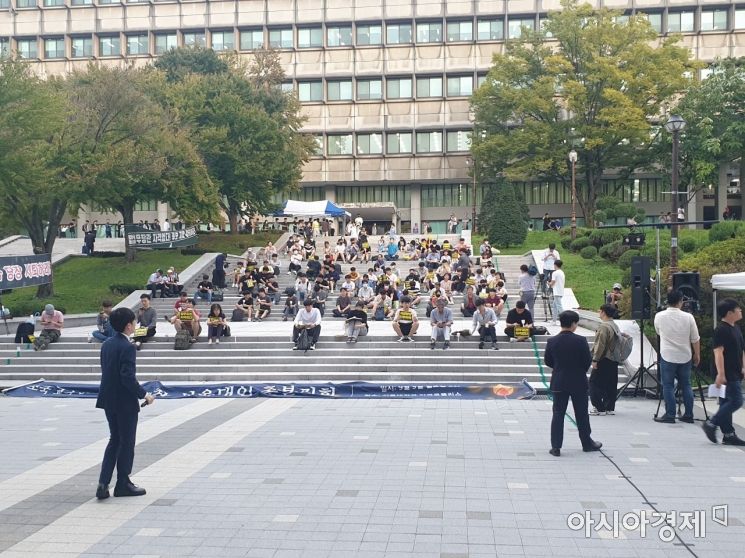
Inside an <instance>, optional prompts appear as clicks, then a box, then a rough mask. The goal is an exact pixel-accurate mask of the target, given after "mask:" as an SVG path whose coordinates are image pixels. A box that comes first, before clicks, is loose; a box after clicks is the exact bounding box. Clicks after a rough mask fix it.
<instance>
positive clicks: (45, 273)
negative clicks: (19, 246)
mask: <svg viewBox="0 0 745 558" xmlns="http://www.w3.org/2000/svg"><path fill="white" fill-rule="evenodd" d="M51 282H52V259H51V258H50V257H49V254H38V255H34V256H9V257H6V258H0V291H4V290H6V289H19V288H21V287H34V286H37V285H44V284H46V283H51Z"/></svg>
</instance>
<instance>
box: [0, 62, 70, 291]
mask: <svg viewBox="0 0 745 558" xmlns="http://www.w3.org/2000/svg"><path fill="white" fill-rule="evenodd" d="M67 112H68V111H67V107H66V105H65V100H64V97H63V96H62V95H60V94H59V92H58V91H57V90H55V88H54V87H53V86H52V85H51V84H49V83H46V82H44V81H42V80H40V79H39V78H37V77H36V76H34V75H33V74H32V73H31V71H30V69H29V66H28V64H26V63H24V62H22V61H19V60H14V59H4V60H0V198H2V203H0V217H1V218H2V219H3V220H4V222H5V223H9V224H11V225H15V226H18V227H22V228H23V229H25V230H26V232H27V233H28V235H29V238H30V239H31V245H32V247H33V253H34V254H45V253H48V254H51V253H52V250H53V248H54V242H55V240H56V238H57V234H58V231H59V224H60V221H61V220H62V216H63V215H64V213H65V210H66V209H67V200H68V194H69V191H67V190H66V188H65V185H64V184H61V183H60V181H59V180H58V178H59V177H60V176H61V175H62V169H61V167H59V166H58V165H57V161H56V160H55V158H54V152H53V149H52V146H53V145H54V143H55V142H56V141H57V139H58V137H59V134H60V132H61V130H62V129H63V124H64V119H65V117H66V115H67ZM51 294H52V285H51V284H48V285H41V286H40V287H39V288H38V290H37V296H39V297H43V296H50V295H51Z"/></svg>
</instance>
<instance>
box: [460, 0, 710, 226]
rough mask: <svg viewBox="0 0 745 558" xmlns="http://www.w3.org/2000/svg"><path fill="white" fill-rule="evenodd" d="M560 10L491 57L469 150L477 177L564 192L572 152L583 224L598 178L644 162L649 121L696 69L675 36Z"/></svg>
mask: <svg viewBox="0 0 745 558" xmlns="http://www.w3.org/2000/svg"><path fill="white" fill-rule="evenodd" d="M562 8H563V9H562V10H561V11H559V12H555V13H552V14H551V15H550V16H549V19H548V21H547V23H546V25H545V28H544V29H542V30H540V31H535V32H533V31H529V30H527V29H524V30H523V36H522V38H520V39H518V40H515V41H509V42H508V43H507V45H506V47H505V53H504V54H496V55H495V56H494V61H493V66H492V68H491V70H490V71H489V74H488V76H487V79H486V82H485V83H484V85H482V86H481V87H480V88H479V89H478V90H477V91H476V92H475V93H474V96H473V98H472V107H473V110H474V112H475V131H476V133H475V134H474V138H473V147H472V151H473V154H474V157H475V159H476V162H477V164H478V165H479V166H480V167H482V168H484V169H486V170H487V171H488V172H486V173H480V174H481V175H482V176H484V175H491V176H494V175H497V174H500V173H503V174H504V176H505V178H506V179H508V180H529V179H538V180H546V181H555V182H559V183H562V184H564V185H565V186H566V184H567V183H568V182H569V181H570V179H571V166H570V164H569V161H568V157H567V155H568V152H569V151H570V150H571V149H572V148H574V149H575V150H576V151H577V152H578V156H579V157H578V163H577V176H578V180H577V192H578V196H577V197H578V202H579V205H580V208H581V209H582V210H583V213H584V215H585V218H586V220H587V221H588V222H589V223H592V217H593V214H594V211H595V205H596V201H597V198H598V196H599V194H600V193H601V189H600V181H601V178H602V177H603V175H604V174H605V173H606V172H607V171H612V172H613V173H614V174H617V175H618V176H620V177H622V178H628V177H630V176H631V175H632V174H633V173H634V171H635V170H636V169H638V168H640V167H643V166H645V165H646V164H647V163H648V162H649V160H650V158H652V157H653V152H652V150H651V149H650V144H651V143H652V138H653V137H654V136H655V133H656V130H657V127H656V125H654V124H653V123H654V122H655V121H657V120H659V117H660V115H661V114H662V113H663V112H664V110H663V109H664V108H665V107H666V106H667V105H668V104H669V103H670V101H671V99H673V98H674V97H675V95H676V94H679V93H680V92H681V91H683V90H684V89H685V88H686V87H687V86H688V85H689V78H688V77H686V76H688V75H690V74H691V73H692V72H693V70H695V69H696V67H698V65H697V63H696V62H694V61H693V60H692V59H691V54H690V51H689V50H688V49H687V48H685V47H682V46H679V45H678V43H679V41H680V37H678V36H672V37H665V38H661V39H660V38H658V37H657V33H656V31H655V30H654V29H652V27H651V26H650V24H649V22H648V21H647V20H646V19H645V18H644V16H643V15H637V16H631V17H629V18H628V21H626V22H619V21H617V20H616V16H617V15H619V14H618V13H616V12H612V11H610V10H607V9H600V10H595V9H593V8H592V7H591V6H589V5H588V4H584V5H579V4H578V3H577V1H576V0H563V1H562ZM610 193H611V194H613V193H615V192H610Z"/></svg>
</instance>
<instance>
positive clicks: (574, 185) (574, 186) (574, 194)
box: [572, 160, 577, 240]
mask: <svg viewBox="0 0 745 558" xmlns="http://www.w3.org/2000/svg"><path fill="white" fill-rule="evenodd" d="M576 167H577V161H575V160H572V240H574V239H576V238H577V181H576V172H575V171H576Z"/></svg>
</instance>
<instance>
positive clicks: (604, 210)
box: [594, 196, 646, 224]
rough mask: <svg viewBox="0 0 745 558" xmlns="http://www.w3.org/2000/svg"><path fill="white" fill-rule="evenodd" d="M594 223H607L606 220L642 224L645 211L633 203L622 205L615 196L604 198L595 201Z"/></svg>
mask: <svg viewBox="0 0 745 558" xmlns="http://www.w3.org/2000/svg"><path fill="white" fill-rule="evenodd" d="M594 217H595V221H597V222H600V223H606V224H608V223H607V221H608V219H623V220H624V221H626V220H627V219H634V221H636V222H637V223H642V222H644V219H645V217H646V211H645V210H644V208H642V207H636V206H635V205H634V204H633V203H623V202H621V200H620V199H618V198H617V197H615V196H604V197H602V198H599V199H598V201H597V210H596V211H595V215H594Z"/></svg>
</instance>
